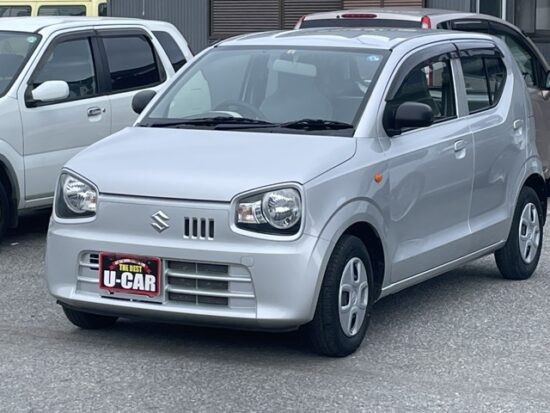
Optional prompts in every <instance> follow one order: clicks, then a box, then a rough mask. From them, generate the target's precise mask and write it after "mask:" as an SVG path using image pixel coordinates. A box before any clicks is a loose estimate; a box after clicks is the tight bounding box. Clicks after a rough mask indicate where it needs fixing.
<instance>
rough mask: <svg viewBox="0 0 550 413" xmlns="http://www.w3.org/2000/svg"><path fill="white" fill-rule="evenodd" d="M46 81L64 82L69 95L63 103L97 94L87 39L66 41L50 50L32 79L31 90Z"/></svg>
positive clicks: (92, 62)
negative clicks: (66, 84)
mask: <svg viewBox="0 0 550 413" xmlns="http://www.w3.org/2000/svg"><path fill="white" fill-rule="evenodd" d="M48 80H64V81H65V82H67V83H68V84H69V90H70V94H69V97H68V98H67V99H66V100H65V101H71V100H78V99H84V98H89V97H93V96H95V95H96V94H97V79H96V74H95V70H94V61H93V57H92V49H91V47H90V41H89V40H88V39H78V40H68V41H66V42H63V43H59V44H58V45H56V46H55V47H54V48H53V50H51V51H50V52H49V53H48V55H47V57H46V60H45V64H44V65H43V66H41V68H40V69H39V70H38V72H37V73H36V74H35V75H34V77H33V88H36V87H38V86H39V85H41V84H42V83H44V82H46V81H48Z"/></svg>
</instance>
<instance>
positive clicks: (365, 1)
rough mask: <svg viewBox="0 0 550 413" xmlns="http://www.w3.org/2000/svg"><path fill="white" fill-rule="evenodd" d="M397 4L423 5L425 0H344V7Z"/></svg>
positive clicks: (391, 5) (394, 5)
mask: <svg viewBox="0 0 550 413" xmlns="http://www.w3.org/2000/svg"><path fill="white" fill-rule="evenodd" d="M396 6H409V7H423V6H424V0H344V9H358V8H361V7H396Z"/></svg>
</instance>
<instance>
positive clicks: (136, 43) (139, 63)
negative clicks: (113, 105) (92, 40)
mask: <svg viewBox="0 0 550 413" xmlns="http://www.w3.org/2000/svg"><path fill="white" fill-rule="evenodd" d="M103 44H104V45H105V52H106V53H107V63H108V65H109V72H110V75H111V84H112V90H113V92H120V91H125V90H132V89H139V88H144V87H149V86H154V85H157V84H159V83H160V82H161V76H160V71H159V67H158V66H157V61H156V58H155V53H154V51H153V48H152V46H151V44H150V43H149V41H148V40H147V39H146V38H145V36H140V35H135V36H121V37H106V38H104V39H103Z"/></svg>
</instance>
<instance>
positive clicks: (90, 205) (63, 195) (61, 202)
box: [55, 172, 98, 218]
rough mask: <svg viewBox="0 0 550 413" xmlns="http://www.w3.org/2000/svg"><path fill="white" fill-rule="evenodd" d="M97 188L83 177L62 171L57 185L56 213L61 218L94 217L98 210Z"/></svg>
mask: <svg viewBox="0 0 550 413" xmlns="http://www.w3.org/2000/svg"><path fill="white" fill-rule="evenodd" d="M97 197H98V194H97V190H96V189H95V188H94V186H93V185H92V184H90V183H88V182H86V181H84V180H83V179H82V178H78V177H76V176H74V175H71V174H69V173H65V172H64V173H62V174H61V177H60V178H59V184H58V187H57V194H56V202H55V213H56V215H57V216H58V217H59V218H88V217H93V216H94V215H95V213H96V210H97Z"/></svg>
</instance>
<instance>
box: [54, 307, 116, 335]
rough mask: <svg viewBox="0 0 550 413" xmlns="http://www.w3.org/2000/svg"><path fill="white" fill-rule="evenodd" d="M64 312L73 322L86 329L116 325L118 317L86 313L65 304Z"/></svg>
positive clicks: (98, 328)
mask: <svg viewBox="0 0 550 413" xmlns="http://www.w3.org/2000/svg"><path fill="white" fill-rule="evenodd" d="M63 312H64V313H65V316H67V318H68V319H69V321H70V322H71V323H73V324H74V325H75V326H77V327H80V328H82V329H84V330H100V329H103V328H108V327H111V326H112V325H114V324H115V323H116V321H117V319H118V317H109V316H103V315H97V314H90V313H85V312H83V311H78V310H73V309H71V308H67V307H65V306H63Z"/></svg>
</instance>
